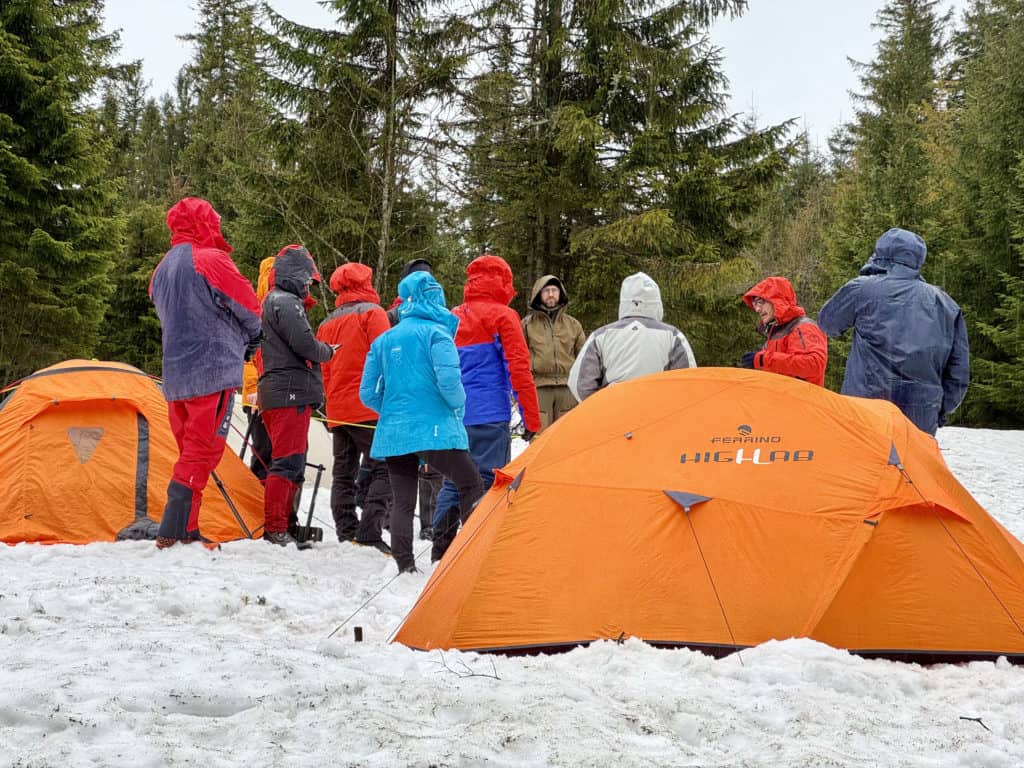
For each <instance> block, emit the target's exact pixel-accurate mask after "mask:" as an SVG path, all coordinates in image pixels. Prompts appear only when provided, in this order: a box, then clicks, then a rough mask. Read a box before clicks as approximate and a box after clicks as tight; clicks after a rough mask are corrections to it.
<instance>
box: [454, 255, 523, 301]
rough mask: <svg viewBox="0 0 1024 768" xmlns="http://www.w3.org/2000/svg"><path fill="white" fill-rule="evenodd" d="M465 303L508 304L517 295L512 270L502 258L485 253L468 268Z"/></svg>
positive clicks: (464, 295) (464, 291) (464, 293)
mask: <svg viewBox="0 0 1024 768" xmlns="http://www.w3.org/2000/svg"><path fill="white" fill-rule="evenodd" d="M466 276H467V277H468V280H466V287H465V289H464V290H463V292H462V296H463V299H464V300H465V301H496V302H497V303H499V304H506V305H507V304H508V303H509V302H510V301H512V298H513V297H514V296H515V295H516V289H515V288H514V287H513V285H512V268H511V267H510V266H509V265H508V264H507V263H506V262H505V260H504V259H503V258H501V257H500V256H494V255H493V254H490V253H485V254H484V255H483V256H480V257H478V258H475V259H473V261H471V262H470V263H469V266H468V267H466Z"/></svg>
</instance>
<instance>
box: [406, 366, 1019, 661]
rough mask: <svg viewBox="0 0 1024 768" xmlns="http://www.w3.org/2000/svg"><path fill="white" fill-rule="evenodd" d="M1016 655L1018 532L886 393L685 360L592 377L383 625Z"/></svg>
mask: <svg viewBox="0 0 1024 768" xmlns="http://www.w3.org/2000/svg"><path fill="white" fill-rule="evenodd" d="M622 637H638V638H642V639H644V640H646V641H649V642H652V643H656V644H664V645H669V646H674V645H682V646H689V647H693V648H702V649H706V650H708V651H709V652H715V653H725V652H729V651H732V650H735V649H739V648H743V647H748V646H752V645H756V644H758V643H762V642H765V641H766V640H770V639H784V638H789V637H810V638H813V639H816V640H820V641H822V642H824V643H828V644H829V645H832V646H835V647H838V648H846V649H850V650H852V651H855V652H858V653H862V654H865V655H882V656H890V657H897V658H914V659H920V660H925V659H926V658H928V659H935V658H951V657H957V658H987V657H991V656H992V655H994V654H1006V655H1009V656H1014V655H1017V660H1024V546H1022V545H1021V543H1020V542H1019V541H1017V540H1016V539H1015V538H1014V537H1013V536H1012V535H1011V534H1010V533H1009V532H1007V531H1006V530H1005V529H1004V528H1003V527H1002V526H1001V525H1000V524H999V523H998V522H996V521H995V520H994V519H993V518H992V517H991V516H989V515H988V514H987V513H986V512H985V510H984V509H982V508H981V507H980V506H979V505H978V504H977V502H975V501H974V499H972V498H971V496H970V495H969V494H968V493H967V491H966V490H964V488H963V487H962V486H961V485H960V484H959V483H958V482H957V481H956V479H955V478H954V477H953V476H952V474H951V473H950V471H949V469H948V468H947V466H946V464H945V462H944V461H943V459H942V456H941V454H940V452H939V449H938V446H937V443H936V442H935V441H934V440H933V439H932V438H931V437H930V436H928V435H926V434H925V433H923V432H921V431H919V430H918V429H917V428H915V427H914V425H913V424H911V422H909V421H908V420H907V419H906V418H905V417H904V416H903V414H902V413H900V411H899V410H898V409H897V408H896V407H895V406H893V405H891V404H890V403H888V402H884V401H880V400H866V399H862V398H852V397H844V396H841V395H837V394H835V393H832V392H829V391H827V390H825V389H823V388H821V387H816V386H813V385H811V384H807V383H806V382H802V381H799V380H796V379H793V378H789V377H785V376H779V375H776V374H771V373H766V372H762V371H745V370H736V369H715V368H696V369H688V370H680V371H673V372H669V373H662V374H657V375H654V376H648V377H645V378H642V379H637V380H635V381H632V382H627V383H624V384H619V385H616V386H613V387H610V388H608V389H605V390H603V391H601V392H599V393H598V394H596V395H594V396H593V397H590V398H588V399H587V400H585V401H584V402H583V403H581V404H580V405H579V406H578V407H577V408H575V409H574V410H572V411H571V412H570V413H569V414H568V415H567V416H565V417H563V418H562V419H560V420H559V421H557V422H556V423H555V424H554V425H552V426H551V427H550V428H549V429H548V430H547V431H545V432H544V433H543V434H542V435H541V436H540V437H539V438H538V439H537V440H535V441H534V443H533V444H532V445H531V446H530V447H529V448H528V449H527V450H526V451H525V452H524V453H523V454H522V455H520V456H519V457H517V458H516V459H515V460H514V461H512V463H510V464H509V465H508V466H507V467H505V468H504V470H503V471H501V472H499V473H498V479H497V480H496V482H495V487H493V488H492V489H491V491H490V492H489V493H488V494H487V495H486V496H485V497H484V498H483V499H482V500H481V501H480V503H479V504H478V506H477V508H476V510H475V511H474V512H473V515H472V517H471V518H470V520H469V522H468V524H467V525H466V527H465V528H464V529H463V531H461V532H460V533H459V535H458V537H457V538H456V540H455V542H454V543H453V545H452V547H451V549H450V550H449V552H448V554H447V555H446V556H445V559H444V560H443V561H442V562H441V563H440V564H439V565H438V566H437V568H436V570H435V572H434V574H433V575H432V576H431V578H430V580H429V581H428V583H427V585H426V587H425V588H424V590H423V593H422V594H421V596H420V598H419V600H418V602H417V603H416V605H415V606H414V608H413V610H412V611H411V612H410V614H409V616H408V617H407V618H406V620H405V622H404V623H403V625H402V627H401V628H400V630H399V632H398V633H397V635H396V638H395V639H396V641H398V642H401V643H404V644H406V645H408V646H410V647H413V648H419V649H432V648H445V649H448V648H459V649H467V650H469V649H472V650H501V651H515V650H520V651H522V650H529V649H554V648H559V647H568V646H573V645H577V644H580V643H586V642H589V641H593V640H598V639H617V638H622Z"/></svg>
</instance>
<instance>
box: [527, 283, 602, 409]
mask: <svg viewBox="0 0 1024 768" xmlns="http://www.w3.org/2000/svg"><path fill="white" fill-rule="evenodd" d="M568 304H569V294H567V293H566V291H565V286H564V285H563V284H562V281H561V280H559V279H558V278H557V277H555V276H554V275H544V276H543V277H541V278H540V279H539V280H537V282H535V283H534V284H533V293H532V294H531V298H530V310H529V311H528V312H527V313H526V316H525V317H524V318H523V334H524V335H525V336H526V344H527V346H528V347H529V348H530V367H531V368H532V369H533V380H534V382H535V383H536V385H537V398H538V400H539V401H540V420H541V429H545V428H547V426H548V425H549V424H551V423H552V422H553V421H555V420H557V419H558V418H559V417H560V416H564V415H565V414H566V413H568V411H569V410H570V409H571V408H572V407H573V406H575V405H576V402H577V401H576V398H575V397H573V395H572V392H570V391H569V387H568V381H569V369H571V368H572V363H573V361H574V360H575V359H576V355H578V354H579V351H580V349H582V348H583V344H584V342H586V340H587V337H586V334H585V333H583V326H582V325H580V322H579V320H577V319H576V318H575V317H573V316H572V315H570V314H569V313H568V312H566V306H567V305H568Z"/></svg>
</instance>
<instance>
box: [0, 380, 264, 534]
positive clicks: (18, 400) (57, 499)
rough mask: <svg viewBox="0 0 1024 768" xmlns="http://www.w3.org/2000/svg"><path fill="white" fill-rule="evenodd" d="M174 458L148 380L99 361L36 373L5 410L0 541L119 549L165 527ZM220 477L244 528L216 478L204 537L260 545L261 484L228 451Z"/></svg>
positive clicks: (208, 495) (161, 405)
mask: <svg viewBox="0 0 1024 768" xmlns="http://www.w3.org/2000/svg"><path fill="white" fill-rule="evenodd" d="M177 456H178V449H177V445H176V444H175V441H174V436H173V435H172V434H171V430H170V426H169V424H168V421H167V403H166V402H165V401H164V398H163V395H162V394H161V392H160V389H159V388H158V386H157V385H156V384H155V383H154V382H153V380H152V379H150V378H149V376H147V375H146V374H145V373H143V372H142V371H140V370H138V369H137V368H133V367H132V366H130V365H124V364H122V363H111V362H98V361H95V360H69V361H67V362H64V363H59V364H58V365H54V366H51V367H49V368H44V369H43V370H41V371H37V372H36V373H34V374H32V375H31V376H28V377H27V378H25V379H24V380H23V381H22V382H20V383H19V384H18V386H17V387H16V388H15V389H14V390H13V391H12V392H10V393H8V394H7V395H6V397H5V398H4V399H3V400H2V402H0V541H3V542H6V543H8V544H13V543H16V542H21V541H38V542H45V543H51V544H54V543H68V544H86V543H88V542H92V541H113V540H115V538H116V537H117V534H118V533H119V532H120V531H123V530H125V529H126V528H128V527H129V526H131V525H132V524H133V523H136V522H137V521H139V520H141V521H142V522H145V518H147V517H148V519H149V520H151V521H154V522H159V520H160V518H161V516H162V515H163V509H164V504H165V502H166V500H167V483H168V481H169V480H170V477H171V468H172V466H173V465H174V462H175V460H176V459H177ZM216 472H217V475H218V477H219V478H220V479H221V482H223V484H224V486H225V489H226V490H227V493H228V495H229V496H230V498H231V500H232V502H233V503H234V505H235V508H236V510H237V512H238V515H239V517H240V518H241V520H242V523H239V521H238V519H236V517H235V515H234V514H233V513H232V512H231V510H230V508H229V507H228V505H227V503H226V502H225V500H224V497H223V495H222V494H221V493H220V491H219V490H218V489H217V486H216V484H215V483H214V481H213V479H212V478H211V480H210V483H209V485H208V486H207V487H206V490H205V492H204V493H203V506H202V510H201V512H200V518H199V526H200V531H201V532H202V534H203V535H204V536H205V537H207V538H208V539H210V540H211V541H216V542H220V541H227V540H231V539H239V538H246V537H247V536H250V535H253V536H259V535H261V534H262V526H263V488H262V486H261V485H260V483H259V481H258V480H257V479H256V478H255V477H254V476H253V474H252V473H251V472H250V471H249V470H248V469H247V468H246V466H245V465H244V464H243V463H242V461H241V460H240V459H239V458H238V456H236V455H235V454H234V453H232V452H231V451H225V452H224V456H223V458H222V459H221V462H220V464H219V465H218V466H217V470H216ZM243 524H244V528H243ZM150 527H151V526H150ZM246 529H247V530H246Z"/></svg>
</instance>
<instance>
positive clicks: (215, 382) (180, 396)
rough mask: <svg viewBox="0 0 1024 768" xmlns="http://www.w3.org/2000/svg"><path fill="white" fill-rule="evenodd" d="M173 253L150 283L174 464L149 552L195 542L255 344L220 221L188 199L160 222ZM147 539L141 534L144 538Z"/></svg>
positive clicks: (248, 295)
mask: <svg viewBox="0 0 1024 768" xmlns="http://www.w3.org/2000/svg"><path fill="white" fill-rule="evenodd" d="M167 227H168V229H170V231H171V249H170V250H169V251H167V254H166V255H165V256H164V257H163V259H162V260H161V261H160V263H159V264H158V265H157V267H156V269H155V270H153V276H152V278H151V279H150V283H149V295H150V296H151V297H152V299H153V303H154V304H155V305H156V313H157V316H158V317H159V318H160V327H161V334H162V340H163V394H164V398H165V399H166V400H167V412H168V418H169V419H170V424H171V431H172V432H173V433H174V439H175V441H176V442H177V444H178V451H179V456H178V459H177V461H175V463H174V470H173V472H172V474H171V481H170V483H169V484H168V486H167V505H166V506H165V507H164V514H163V518H162V519H161V521H160V526H159V529H158V530H157V531H156V532H155V536H156V546H157V547H159V548H161V549H164V548H166V547H170V546H173V545H175V544H177V543H178V542H184V543H188V542H194V541H200V540H201V539H202V535H201V534H200V531H199V509H200V506H201V503H202V498H203V489H204V488H205V487H206V483H207V481H208V480H209V477H210V474H211V472H212V471H213V470H214V468H215V467H216V466H217V464H218V463H219V462H220V458H221V456H222V455H223V454H224V445H225V440H226V438H227V432H228V427H229V426H230V424H231V408H232V405H233V403H234V397H235V390H237V389H239V388H240V387H241V386H242V364H243V361H244V360H248V359H249V358H250V357H252V355H253V353H254V352H255V350H256V348H257V347H258V345H259V341H260V307H259V304H258V303H257V301H256V294H255V293H254V292H253V289H252V285H251V284H250V283H249V281H248V280H246V279H245V277H243V276H242V274H241V272H239V271H238V267H236V266H235V263H234V262H233V261H232V260H231V246H230V245H228V243H227V241H226V240H225V239H224V236H223V235H222V234H221V231H220V215H218V213H217V212H216V211H215V210H214V209H213V206H211V205H210V203H209V202H207V201H206V200H202V199H200V198H197V197H186V198H184V199H183V200H179V201H178V202H177V203H175V204H174V205H173V206H172V207H171V209H170V210H169V211H168V212H167ZM147 535H148V532H147Z"/></svg>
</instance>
